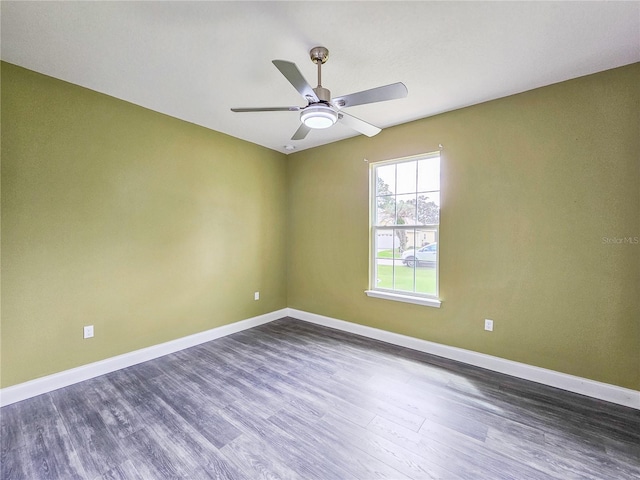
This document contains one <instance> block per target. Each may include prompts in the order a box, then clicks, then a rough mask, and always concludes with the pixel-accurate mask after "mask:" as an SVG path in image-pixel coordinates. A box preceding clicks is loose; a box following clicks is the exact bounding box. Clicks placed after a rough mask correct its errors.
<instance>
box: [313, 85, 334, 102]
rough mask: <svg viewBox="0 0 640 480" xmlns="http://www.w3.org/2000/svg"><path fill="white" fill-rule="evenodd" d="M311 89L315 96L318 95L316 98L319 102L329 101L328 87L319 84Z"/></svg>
mask: <svg viewBox="0 0 640 480" xmlns="http://www.w3.org/2000/svg"><path fill="white" fill-rule="evenodd" d="M313 91H314V92H316V96H317V97H318V100H320V101H321V102H326V103H329V102H331V92H330V91H329V89H327V88H324V87H321V86H317V87H316V88H314V89H313Z"/></svg>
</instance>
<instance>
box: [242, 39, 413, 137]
mask: <svg viewBox="0 0 640 480" xmlns="http://www.w3.org/2000/svg"><path fill="white" fill-rule="evenodd" d="M309 54H310V56H311V61H312V62H313V63H315V64H316V65H317V66H318V86H317V87H316V88H311V86H310V85H309V83H308V82H307V81H306V80H305V78H304V77H303V76H302V73H300V70H298V67H297V66H296V64H295V63H293V62H287V61H285V60H273V64H274V65H275V66H276V68H277V69H278V70H280V73H282V74H283V75H284V76H285V78H286V79H287V80H289V82H290V83H291V85H293V88H295V89H296V90H297V91H298V92H299V93H300V95H302V96H303V97H304V98H305V100H306V101H307V103H308V104H307V106H306V107H296V106H293V107H263V108H260V107H259V108H232V109H231V111H232V112H283V111H289V112H300V120H301V121H302V123H301V125H300V127H299V128H298V130H297V131H296V133H294V134H293V137H291V140H302V139H303V138H305V137H306V136H307V134H308V133H309V132H310V131H311V129H316V128H329V127H331V126H333V125H334V124H335V123H336V122H338V121H340V122H341V123H343V124H344V125H346V126H348V127H350V128H352V129H354V130H356V131H357V132H360V133H362V134H364V135H367V136H368V137H373V136H374V135H376V134H378V133H380V131H381V129H380V128H378V127H376V126H374V125H371V124H370V123H367V122H365V121H364V120H360V119H359V118H356V117H354V116H353V115H349V114H348V113H345V112H343V111H342V109H343V108H346V107H353V106H355V105H364V104H366V103H375V102H384V101H386V100H395V99H397V98H404V97H406V96H407V93H408V91H407V87H405V85H404V84H403V83H400V82H398V83H392V84H391V85H385V86H384V87H377V88H372V89H369V90H364V91H362V92H357V93H351V94H349V95H343V96H341V97H335V98H331V92H330V91H329V90H327V89H326V88H324V87H323V86H322V64H323V63H325V62H326V61H327V59H328V58H329V50H327V49H326V48H325V47H314V48H312V49H311V51H310V52H309Z"/></svg>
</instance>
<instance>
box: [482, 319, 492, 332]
mask: <svg viewBox="0 0 640 480" xmlns="http://www.w3.org/2000/svg"><path fill="white" fill-rule="evenodd" d="M484 329H485V330H487V331H488V332H493V320H489V319H488V318H485V319H484Z"/></svg>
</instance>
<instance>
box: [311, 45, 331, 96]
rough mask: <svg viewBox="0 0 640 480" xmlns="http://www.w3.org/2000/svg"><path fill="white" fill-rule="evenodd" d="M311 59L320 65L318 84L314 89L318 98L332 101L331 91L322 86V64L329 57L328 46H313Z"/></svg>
mask: <svg viewBox="0 0 640 480" xmlns="http://www.w3.org/2000/svg"><path fill="white" fill-rule="evenodd" d="M309 56H310V57H311V61H312V62H313V63H315V64H316V65H318V86H317V87H316V88H314V89H313V91H314V92H316V95H317V96H318V100H320V101H321V102H323V103H329V102H330V101H331V92H330V91H329V90H327V89H326V88H323V87H322V64H323V63H325V62H326V61H327V60H328V59H329V50H328V49H327V48H326V47H313V48H312V49H311V50H310V51H309Z"/></svg>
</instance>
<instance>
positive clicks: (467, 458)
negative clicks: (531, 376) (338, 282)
mask: <svg viewBox="0 0 640 480" xmlns="http://www.w3.org/2000/svg"><path fill="white" fill-rule="evenodd" d="M0 413H1V414H2V421H1V425H2V450H1V457H0V460H1V461H2V470H1V478H2V480H10V479H28V480H35V479H64V480H67V479H105V480H106V479H144V480H149V479H162V480H164V479H173V478H180V479H196V480H199V479H209V478H214V479H250V480H253V479H269V480H271V479H305V480H306V479H321V480H342V479H344V480H355V479H363V480H369V479H398V480H400V479H447V480H448V479H451V480H455V479H514V480H522V479H552V478H553V479H563V480H565V479H591V480H594V479H597V480H603V479H638V478H640V412H639V411H637V410H633V409H630V408H626V407H621V406H617V405H614V404H609V403H607V402H603V401H599V400H594V399H590V398H587V397H583V396H580V395H575V394H572V393H568V392H565V391H562V390H557V389H554V388H551V387H546V386H543V385H539V384H535V383H531V382H527V381H524V380H519V379H516V378H512V377H508V376H505V375H500V374H497V373H494V372H490V371H487V370H483V369H479V368H475V367H471V366H468V365H464V364H460V363H457V362H454V361H450V360H446V359H443V358H439V357H434V356H431V355H427V354H423V353H420V352H415V351H412V350H407V349H403V348H400V347H395V346H392V345H387V344H384V343H381V342H377V341H374V340H370V339H366V338H363V337H358V336H355V335H351V334H347V333H344V332H340V331H336V330H332V329H328V328H324V327H319V326H316V325H313V324H309V323H306V322H302V321H298V320H294V319H291V318H285V319H281V320H278V321H276V322H272V323H269V324H266V325H263V326H260V327H257V328H254V329H251V330H247V331H244V332H241V333H237V334H234V335H231V336H228V337H224V338H221V339H218V340H214V341H212V342H209V343H206V344H203V345H200V346H197V347H194V348H190V349H188V350H183V351H181V352H178V353H175V354H172V355H168V356H165V357H162V358H159V359H156V360H153V361H150V362H146V363H143V364H140V365H136V366H134V367H130V368H127V369H124V370H120V371H117V372H114V373H111V374H108V375H104V376H102V377H99V378H95V379H92V380H89V381H86V382H83V383H80V384H77V385H73V386H70V387H67V388H64V389H60V390H57V391H54V392H51V393H48V394H45V395H41V396H39V397H35V398H32V399H29V400H25V401H22V402H19V403H16V404H13V405H9V406H6V407H4V408H2V410H1V412H0Z"/></svg>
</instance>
